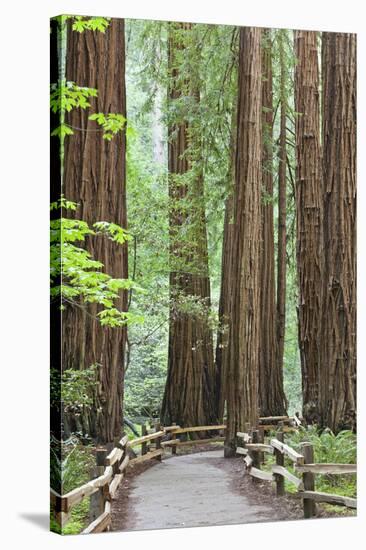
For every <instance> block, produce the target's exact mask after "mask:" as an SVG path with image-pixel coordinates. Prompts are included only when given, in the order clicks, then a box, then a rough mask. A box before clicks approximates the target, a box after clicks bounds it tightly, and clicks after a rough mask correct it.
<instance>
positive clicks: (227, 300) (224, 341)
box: [215, 108, 237, 421]
mask: <svg viewBox="0 0 366 550" xmlns="http://www.w3.org/2000/svg"><path fill="white" fill-rule="evenodd" d="M236 114H237V113H236V108H233V111H232V117H231V136H230V151H231V155H230V163H229V170H228V196H227V198H226V202H225V216H224V232H223V240H222V255H221V286H220V299H219V312H218V316H219V324H220V326H219V329H218V332H217V341H216V355H215V364H216V402H217V411H218V418H219V419H220V421H223V417H224V413H225V403H226V384H227V373H228V365H229V327H230V307H231V287H232V284H231V277H232V274H231V266H232V264H231V261H232V258H231V254H232V248H233V235H234V205H233V193H234V179H235V144H236V118H237V117H236Z"/></svg>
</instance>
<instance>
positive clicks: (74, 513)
mask: <svg viewBox="0 0 366 550" xmlns="http://www.w3.org/2000/svg"><path fill="white" fill-rule="evenodd" d="M94 466H95V457H94V454H93V449H92V447H90V446H83V445H75V446H73V447H72V448H71V450H68V451H67V452H66V453H65V457H64V458H63V460H62V463H61V464H60V472H61V479H62V493H63V494H66V493H68V492H69V491H72V490H73V489H76V488H77V487H80V485H83V483H86V482H87V481H89V479H90V470H91V468H93V467H94ZM89 503H90V498H84V499H83V500H82V501H81V502H80V503H79V504H77V505H76V506H74V507H73V508H72V510H71V514H70V519H69V521H68V522H67V523H66V525H64V526H63V528H62V530H61V528H60V526H59V525H58V523H57V522H56V521H55V519H54V517H53V514H52V513H51V519H50V530H51V531H53V532H55V533H60V534H61V533H62V534H63V535H76V534H78V533H80V532H81V531H82V530H83V529H84V528H85V527H86V526H87V525H88V523H89Z"/></svg>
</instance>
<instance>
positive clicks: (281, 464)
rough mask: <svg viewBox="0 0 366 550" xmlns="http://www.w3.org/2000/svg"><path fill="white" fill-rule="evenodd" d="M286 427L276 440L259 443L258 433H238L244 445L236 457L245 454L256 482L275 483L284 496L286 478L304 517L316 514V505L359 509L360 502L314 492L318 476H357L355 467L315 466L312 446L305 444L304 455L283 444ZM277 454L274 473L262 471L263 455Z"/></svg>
mask: <svg viewBox="0 0 366 550" xmlns="http://www.w3.org/2000/svg"><path fill="white" fill-rule="evenodd" d="M283 428H284V427H283V426H281V428H280V429H279V431H278V432H277V434H276V437H275V438H271V439H269V440H268V441H266V442H263V443H259V442H258V430H256V429H251V430H249V429H248V430H247V431H246V432H238V433H237V437H238V439H239V440H242V441H243V445H242V446H238V447H237V449H236V452H237V454H240V455H243V457H244V464H245V468H246V470H247V472H248V474H250V475H251V476H252V477H253V478H254V479H261V480H264V481H274V482H275V483H276V492H277V495H278V496H282V495H284V493H285V484H284V480H285V479H287V480H288V481H289V482H291V483H293V484H294V485H295V486H296V488H297V495H298V497H299V498H302V500H303V506H304V517H305V518H310V517H313V516H314V515H315V513H316V511H315V502H326V503H329V504H337V505H340V506H346V507H348V508H357V499H356V498H350V497H346V496H340V495H335V494H329V493H323V492H319V491H315V474H332V475H334V474H339V475H343V474H355V473H357V465H356V464H315V463H314V452H313V447H312V445H311V444H310V443H305V442H304V443H303V444H302V446H301V453H299V452H297V451H295V450H294V449H292V447H290V446H289V445H286V444H285V443H284V430H283ZM265 453H269V454H274V455H275V458H276V463H275V464H272V465H271V471H266V470H263V469H261V463H264V461H265V460H264V454H265ZM285 457H287V458H288V459H289V460H290V461H291V462H292V463H293V467H294V470H295V472H296V473H299V474H300V475H301V478H300V477H297V476H296V475H295V474H294V473H292V472H290V471H289V470H288V469H287V468H285V460H284V459H285Z"/></svg>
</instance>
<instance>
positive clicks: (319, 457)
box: [262, 426, 357, 515]
mask: <svg viewBox="0 0 366 550" xmlns="http://www.w3.org/2000/svg"><path fill="white" fill-rule="evenodd" d="M275 435H276V434H275V433H273V434H272V435H271V437H275ZM304 442H309V443H312V445H313V448H314V462H316V463H328V464H329V463H339V464H355V463H356V458H357V440H356V435H355V434H354V433H353V432H351V431H349V430H345V431H342V432H339V433H338V434H337V435H335V434H333V432H331V431H330V430H328V429H326V430H324V431H323V432H320V431H319V430H318V429H317V428H316V426H309V427H307V428H300V429H299V430H298V431H296V432H292V433H290V434H286V438H285V443H286V444H287V445H289V446H290V447H292V448H293V449H295V450H296V451H298V452H301V444H302V443H304ZM274 462H275V458H274V456H273V455H268V454H266V455H265V464H264V465H263V466H262V468H263V469H264V470H267V471H270V470H271V465H272V464H273V463H274ZM285 467H286V468H287V469H288V470H289V471H290V472H291V473H293V474H294V475H296V476H297V477H299V474H298V472H297V471H296V470H295V468H294V466H293V463H292V462H291V461H290V460H289V459H287V458H285ZM285 489H286V491H287V492H289V493H296V492H297V489H296V487H295V485H294V484H293V483H291V482H289V481H287V480H285ZM315 490H316V491H320V492H324V493H332V494H337V495H341V496H347V497H356V494H357V478H356V475H355V474H343V475H329V474H316V476H315ZM321 507H322V508H323V509H324V510H325V511H326V512H330V513H331V514H333V513H337V515H354V514H355V511H354V510H351V509H349V508H345V507H342V506H334V505H331V504H321Z"/></svg>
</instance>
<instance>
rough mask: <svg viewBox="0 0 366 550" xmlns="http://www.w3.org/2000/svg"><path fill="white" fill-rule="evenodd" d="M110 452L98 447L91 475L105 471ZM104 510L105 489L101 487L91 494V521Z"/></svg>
mask: <svg viewBox="0 0 366 550" xmlns="http://www.w3.org/2000/svg"><path fill="white" fill-rule="evenodd" d="M107 454H108V451H107V449H96V451H95V457H96V466H95V468H93V472H92V475H91V478H92V479H94V478H96V477H98V476H100V475H102V474H103V472H104V468H105V466H104V461H105V459H106V456H107ZM103 512H104V489H103V487H101V488H100V489H99V490H98V491H97V492H96V493H94V494H93V495H91V496H90V504H89V519H90V523H92V522H93V521H94V520H95V519H97V517H98V516H100V514H102V513H103Z"/></svg>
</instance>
